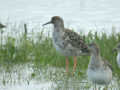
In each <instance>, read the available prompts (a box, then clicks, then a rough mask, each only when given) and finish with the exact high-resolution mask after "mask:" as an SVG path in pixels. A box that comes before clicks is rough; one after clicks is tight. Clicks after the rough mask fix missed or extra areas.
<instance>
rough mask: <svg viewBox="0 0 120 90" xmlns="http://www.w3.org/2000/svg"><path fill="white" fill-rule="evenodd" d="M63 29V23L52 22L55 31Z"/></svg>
mask: <svg viewBox="0 0 120 90" xmlns="http://www.w3.org/2000/svg"><path fill="white" fill-rule="evenodd" d="M64 30H65V28H64V24H63V23H56V24H54V31H55V32H63V31H64Z"/></svg>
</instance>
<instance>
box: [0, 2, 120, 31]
mask: <svg viewBox="0 0 120 90" xmlns="http://www.w3.org/2000/svg"><path fill="white" fill-rule="evenodd" d="M119 3H120V1H119V0H115V1H114V0H75V1H74V0H51V1H48V0H12V1H10V0H3V1H1V3H0V12H1V13H0V20H1V21H2V22H4V23H7V22H8V21H10V22H26V23H28V24H29V27H36V26H39V27H41V25H42V24H43V23H45V22H46V21H48V20H50V18H51V17H52V16H55V15H59V16H61V17H63V18H64V20H65V26H66V27H70V28H74V29H75V30H76V31H82V32H84V33H87V32H88V31H89V30H90V29H91V30H93V31H98V32H99V31H105V32H107V33H111V27H112V26H115V27H116V28H117V31H119V29H120V25H119V23H120V17H119V16H120V12H119V11H120V5H119Z"/></svg>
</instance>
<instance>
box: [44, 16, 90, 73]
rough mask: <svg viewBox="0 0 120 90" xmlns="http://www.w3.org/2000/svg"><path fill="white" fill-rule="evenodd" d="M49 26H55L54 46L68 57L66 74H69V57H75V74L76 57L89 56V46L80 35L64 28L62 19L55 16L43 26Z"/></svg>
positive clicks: (74, 67) (53, 34)
mask: <svg viewBox="0 0 120 90" xmlns="http://www.w3.org/2000/svg"><path fill="white" fill-rule="evenodd" d="M47 24H53V26H54V29H53V33H52V40H53V45H54V46H55V48H56V50H57V51H59V52H60V53H61V54H63V55H64V56H65V57H66V72H68V64H69V60H68V57H69V56H73V57H74V66H73V72H75V69H76V65H77V58H76V56H80V55H87V54H88V53H89V50H88V48H87V45H86V44H85V42H84V40H83V39H82V37H81V36H80V35H78V34H77V33H76V32H74V31H72V30H70V29H67V28H65V27H64V21H63V19H62V18H61V17H59V16H53V17H52V18H51V20H50V21H49V22H47V23H45V24H43V26H44V25H47Z"/></svg>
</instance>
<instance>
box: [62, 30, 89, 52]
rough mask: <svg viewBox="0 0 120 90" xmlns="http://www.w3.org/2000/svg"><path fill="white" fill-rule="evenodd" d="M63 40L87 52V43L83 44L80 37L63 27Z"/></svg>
mask: <svg viewBox="0 0 120 90" xmlns="http://www.w3.org/2000/svg"><path fill="white" fill-rule="evenodd" d="M63 40H65V41H66V42H67V43H69V44H71V45H72V46H73V47H75V48H78V49H81V50H82V51H83V52H84V51H86V52H88V49H87V45H86V44H85V42H84V40H83V39H82V37H81V36H80V35H78V34H77V33H76V32H74V31H72V30H70V29H65V34H64V36H63Z"/></svg>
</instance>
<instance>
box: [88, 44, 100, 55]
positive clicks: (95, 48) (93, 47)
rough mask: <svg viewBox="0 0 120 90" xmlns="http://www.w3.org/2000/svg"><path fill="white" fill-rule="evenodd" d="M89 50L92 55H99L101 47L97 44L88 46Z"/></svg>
mask: <svg viewBox="0 0 120 90" xmlns="http://www.w3.org/2000/svg"><path fill="white" fill-rule="evenodd" d="M88 49H89V51H90V53H93V54H99V47H98V46H97V44H96V43H90V44H88Z"/></svg>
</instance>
